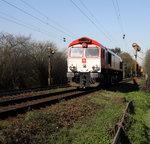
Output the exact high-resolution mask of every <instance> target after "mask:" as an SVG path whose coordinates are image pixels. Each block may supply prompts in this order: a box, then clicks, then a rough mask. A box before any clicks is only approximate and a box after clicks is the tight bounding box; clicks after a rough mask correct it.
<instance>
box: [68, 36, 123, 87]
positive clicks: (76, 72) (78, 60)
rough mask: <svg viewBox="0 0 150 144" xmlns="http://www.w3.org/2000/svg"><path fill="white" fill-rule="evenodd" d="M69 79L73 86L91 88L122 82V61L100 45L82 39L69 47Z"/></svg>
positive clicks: (90, 40)
mask: <svg viewBox="0 0 150 144" xmlns="http://www.w3.org/2000/svg"><path fill="white" fill-rule="evenodd" d="M67 66H68V70H67V77H68V82H69V83H70V84H71V85H72V86H77V87H89V86H91V85H95V84H99V83H101V84H110V83H112V82H116V81H120V80H122V60H121V58H120V57H119V56H118V55H116V54H115V53H113V52H112V51H110V50H108V49H107V48H105V47H104V46H102V45H101V44H100V43H98V42H97V41H95V40H92V39H89V38H87V37H82V38H80V39H77V40H75V41H73V42H72V43H70V45H69V47H68V59H67Z"/></svg>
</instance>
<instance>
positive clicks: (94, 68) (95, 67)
mask: <svg viewBox="0 0 150 144" xmlns="http://www.w3.org/2000/svg"><path fill="white" fill-rule="evenodd" d="M92 70H93V71H94V72H97V71H99V70H100V68H99V67H98V66H97V65H96V66H92Z"/></svg>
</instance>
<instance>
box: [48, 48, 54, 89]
mask: <svg viewBox="0 0 150 144" xmlns="http://www.w3.org/2000/svg"><path fill="white" fill-rule="evenodd" d="M47 49H48V86H50V85H51V55H53V54H54V53H55V51H54V50H53V49H52V48H51V47H47Z"/></svg>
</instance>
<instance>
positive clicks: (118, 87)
mask: <svg viewBox="0 0 150 144" xmlns="http://www.w3.org/2000/svg"><path fill="white" fill-rule="evenodd" d="M105 89H106V90H109V91H114V92H116V91H118V92H122V93H128V92H133V91H138V90H139V86H138V85H137V84H132V83H127V82H122V83H117V84H113V85H111V86H109V87H108V88H105Z"/></svg>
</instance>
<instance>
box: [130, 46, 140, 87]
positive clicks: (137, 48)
mask: <svg viewBox="0 0 150 144" xmlns="http://www.w3.org/2000/svg"><path fill="white" fill-rule="evenodd" d="M132 47H133V48H134V50H135V64H134V71H135V76H134V78H133V82H134V84H137V52H138V51H140V50H141V48H140V46H139V45H138V44H136V43H133V44H132Z"/></svg>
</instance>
